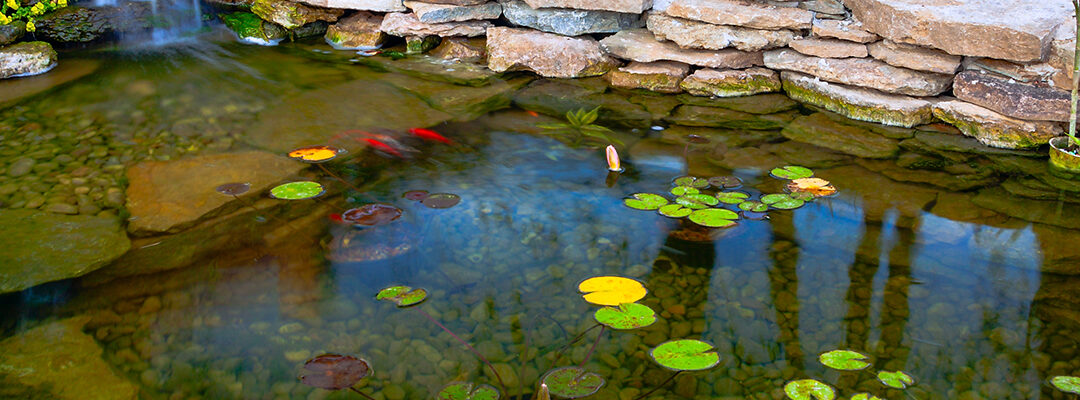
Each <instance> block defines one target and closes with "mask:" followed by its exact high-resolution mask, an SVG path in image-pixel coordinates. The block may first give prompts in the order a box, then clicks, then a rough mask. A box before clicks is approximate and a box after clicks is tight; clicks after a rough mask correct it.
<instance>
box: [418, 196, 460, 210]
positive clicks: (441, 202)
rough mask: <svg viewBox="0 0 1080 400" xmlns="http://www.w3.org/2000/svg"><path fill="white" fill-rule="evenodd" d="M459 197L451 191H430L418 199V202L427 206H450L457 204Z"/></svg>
mask: <svg viewBox="0 0 1080 400" xmlns="http://www.w3.org/2000/svg"><path fill="white" fill-rule="evenodd" d="M460 202H461V197H460V196H458V195H456V194H452V193H432V194H430V195H428V197H425V198H424V200H422V201H420V204H423V205H425V206H428V208H450V207H453V206H456V205H458V203H460Z"/></svg>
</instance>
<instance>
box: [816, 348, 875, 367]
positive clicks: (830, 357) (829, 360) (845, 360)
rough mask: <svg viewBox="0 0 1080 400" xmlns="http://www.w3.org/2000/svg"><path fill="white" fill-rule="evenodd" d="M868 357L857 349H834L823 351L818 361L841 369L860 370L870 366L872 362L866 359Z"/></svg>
mask: <svg viewBox="0 0 1080 400" xmlns="http://www.w3.org/2000/svg"><path fill="white" fill-rule="evenodd" d="M866 360H867V357H866V355H865V354H862V353H860V352H857V351H851V350H833V351H829V352H825V353H821V355H820V356H818V361H821V364H822V365H824V366H826V367H829V368H832V369H838V370H841V371H858V370H862V369H865V368H866V367H869V366H870V363H869V362H867V361H866Z"/></svg>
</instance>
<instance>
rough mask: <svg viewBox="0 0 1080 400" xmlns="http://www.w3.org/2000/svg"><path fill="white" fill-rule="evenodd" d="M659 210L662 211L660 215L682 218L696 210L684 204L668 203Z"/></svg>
mask: <svg viewBox="0 0 1080 400" xmlns="http://www.w3.org/2000/svg"><path fill="white" fill-rule="evenodd" d="M658 211H659V212H660V215H663V216H665V217H669V218H682V217H685V216H687V215H690V213H692V212H694V210H693V209H691V208H687V207H685V206H683V205H682V204H668V205H666V206H663V207H660V208H659V210H658Z"/></svg>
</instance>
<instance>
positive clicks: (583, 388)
mask: <svg viewBox="0 0 1080 400" xmlns="http://www.w3.org/2000/svg"><path fill="white" fill-rule="evenodd" d="M540 382H541V383H543V384H545V385H547V387H548V391H549V392H550V393H551V394H552V395H553V396H557V397H562V398H564V399H576V398H580V397H585V396H589V395H592V394H593V393H596V392H597V391H599V390H600V388H601V387H603V386H604V378H602V377H601V376H600V375H597V374H594V373H592V372H588V371H585V370H584V369H581V368H578V367H563V368H556V369H553V370H551V371H548V372H547V373H546V374H544V376H543V377H542V378H540Z"/></svg>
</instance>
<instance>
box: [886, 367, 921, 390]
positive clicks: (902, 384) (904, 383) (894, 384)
mask: <svg viewBox="0 0 1080 400" xmlns="http://www.w3.org/2000/svg"><path fill="white" fill-rule="evenodd" d="M877 378H878V380H879V381H881V384H883V385H885V386H888V387H891V388H893V389H904V388H906V387H908V385H911V384H914V383H915V379H914V378H912V377H911V375H908V374H906V373H904V371H896V372H889V371H881V372H878V373H877Z"/></svg>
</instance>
